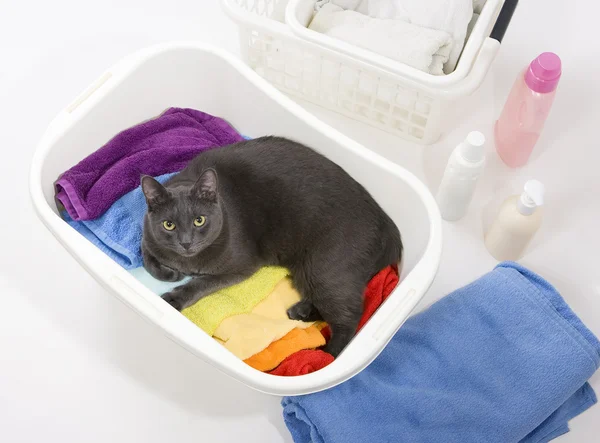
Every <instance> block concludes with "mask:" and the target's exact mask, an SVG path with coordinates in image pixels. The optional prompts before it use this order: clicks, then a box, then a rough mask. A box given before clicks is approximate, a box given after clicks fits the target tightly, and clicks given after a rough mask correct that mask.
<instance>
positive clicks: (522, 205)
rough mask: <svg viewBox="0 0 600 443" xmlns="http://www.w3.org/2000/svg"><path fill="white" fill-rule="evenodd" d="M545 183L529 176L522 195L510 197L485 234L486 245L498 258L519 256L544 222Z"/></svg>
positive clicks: (511, 258)
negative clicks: (529, 178) (530, 178)
mask: <svg viewBox="0 0 600 443" xmlns="http://www.w3.org/2000/svg"><path fill="white" fill-rule="evenodd" d="M543 204H544V185H543V184H542V183H540V182H539V181H537V180H529V181H528V182H527V183H525V188H524V189H523V193H522V194H521V195H513V196H512V197H509V198H507V199H506V200H505V201H504V203H502V206H501V207H500V211H499V212H498V216H497V217H496V220H495V221H494V223H493V224H492V226H491V228H490V230H489V231H488V233H487V234H486V236H485V246H486V248H487V249H488V251H489V252H490V254H492V256H493V257H494V258H495V259H496V260H499V261H504V260H512V261H515V260H518V259H519V258H521V257H522V256H523V254H524V253H525V250H526V249H527V246H528V245H529V243H530V241H531V239H532V238H533V236H534V235H535V233H536V232H537V231H538V229H539V228H540V226H541V225H542V209H541V208H540V207H539V206H542V205H543Z"/></svg>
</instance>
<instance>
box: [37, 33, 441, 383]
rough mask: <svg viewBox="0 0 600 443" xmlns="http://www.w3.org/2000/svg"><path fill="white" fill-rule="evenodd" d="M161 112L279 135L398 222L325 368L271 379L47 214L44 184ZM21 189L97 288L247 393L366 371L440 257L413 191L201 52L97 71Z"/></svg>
mask: <svg viewBox="0 0 600 443" xmlns="http://www.w3.org/2000/svg"><path fill="white" fill-rule="evenodd" d="M170 106H180V107H191V108H196V109H200V110H202V111H205V112H208V113H211V114H214V115H217V116H221V117H224V118H225V119H227V120H228V121H229V122H230V123H231V124H232V125H233V126H234V127H235V128H236V129H238V130H239V131H240V132H241V133H242V134H245V135H248V136H251V137H257V136H261V135H266V134H274V135H281V136H286V137H289V138H292V139H294V140H297V141H299V142H303V143H305V144H307V145H309V146H311V147H312V148H314V149H315V150H316V151H318V152H321V153H322V154H324V155H325V156H327V157H328V158H330V159H331V160H332V161H334V162H336V163H338V164H339V165H340V166H342V167H343V168H344V169H345V170H346V171H347V172H348V173H350V174H351V175H352V176H353V177H354V178H355V179H356V180H358V181H359V182H361V183H362V184H363V185H364V186H365V187H366V188H367V189H368V190H369V191H370V192H371V193H372V194H373V196H374V197H375V198H376V199H377V201H378V202H379V203H380V204H381V205H382V207H383V208H384V209H385V210H386V211H387V212H388V214H389V215H390V216H391V217H392V218H393V219H394V221H395V222H396V223H397V225H398V227H399V228H400V231H401V233H402V235H403V239H404V242H405V247H406V257H405V261H404V269H403V278H402V282H401V283H400V284H399V285H398V287H397V288H396V290H395V291H394V292H393V294H392V295H391V296H390V297H389V299H388V300H387V301H386V302H385V303H384V304H383V305H382V306H381V308H380V309H379V310H378V312H377V313H376V314H375V315H374V316H373V317H372V319H371V320H370V321H369V322H368V323H367V325H366V326H365V327H364V328H363V329H362V330H361V332H360V333H359V334H358V335H357V336H356V337H355V338H354V340H353V341H352V342H351V343H350V345H349V346H348V347H347V348H346V350H345V351H344V352H343V353H342V354H341V355H340V357H339V358H338V359H336V360H335V361H334V362H333V363H332V364H331V365H330V366H328V367H326V368H325V369H323V370H321V371H318V372H315V373H312V374H308V375H304V376H299V377H278V376H273V375H269V374H265V373H262V372H259V371H257V370H255V369H253V368H251V367H250V366H248V365H246V364H245V363H244V362H242V361H241V360H239V359H238V358H237V357H235V356H234V355H233V354H231V353H230V352H229V351H227V350H226V349H225V348H224V347H223V346H221V345H220V344H218V343H217V342H216V341H215V340H213V339H212V338H211V337H209V336H208V335H207V334H205V333H204V332H203V331H202V330H201V329H199V328H198V327H197V326H196V325H194V324H193V323H191V322H190V321H189V320H188V319H187V318H185V317H184V316H183V315H181V314H180V313H179V312H177V311H176V310H174V309H173V308H172V307H171V306H170V305H168V304H167V303H166V302H164V301H163V300H162V299H161V298H160V297H158V296H157V295H155V294H154V293H152V292H151V291H150V290H149V289H147V288H146V287H145V286H143V285H142V284H141V283H140V282H138V281H137V280H136V279H135V278H133V277H132V276H131V275H130V274H129V273H128V272H126V271H125V270H124V269H122V268H121V267H120V266H119V265H117V264H116V263H115V262H113V261H112V260H111V259H110V258H108V256H106V255H104V254H103V253H102V252H101V251H100V250H99V249H97V248H96V247H95V246H94V245H92V244H91V243H90V242H88V241H87V240H86V239H84V238H83V237H82V236H81V235H80V234H79V233H77V232H76V231H75V230H73V229H72V228H71V227H70V226H68V225H67V224H66V223H65V222H63V221H62V219H61V218H60V217H59V215H58V214H57V210H56V207H55V202H54V187H53V183H54V181H55V180H56V178H57V177H58V175H59V174H60V173H61V172H63V171H65V170H66V169H68V168H69V167H71V166H73V165H74V164H76V163H77V162H78V161H79V160H81V159H83V158H84V157H85V156H87V155H89V154H90V153H92V152H93V151H94V150H95V149H97V148H98V147H100V146H102V145H103V144H104V143H105V142H107V141H108V140H109V139H110V138H112V137H113V136H114V135H115V134H116V133H117V132H119V131H121V130H123V129H126V128H128V127H130V126H132V125H135V124H136V123H139V122H141V121H143V120H146V119H149V118H151V117H154V116H156V115H158V114H159V113H161V112H162V111H164V110H165V109H166V108H168V107H170ZM30 188H31V196H32V200H33V204H34V206H35V209H36V211H37V213H38V215H39V217H40V219H41V220H42V222H43V223H44V224H45V225H46V226H47V227H48V229H49V230H50V231H51V232H52V233H53V234H54V236H55V237H56V238H57V239H58V240H59V242H60V243H62V245H63V246H64V247H65V248H66V249H67V250H68V251H69V252H70V253H71V254H72V255H73V256H74V257H75V258H76V259H77V260H78V261H79V262H80V263H81V265H82V266H83V267H84V268H85V269H86V270H87V271H88V272H89V273H90V274H91V275H93V276H94V277H95V278H96V280H98V282H99V283H101V284H102V285H103V286H104V287H106V288H107V289H108V290H109V291H111V292H113V293H114V294H116V295H117V297H118V298H120V299H121V300H123V301H124V302H125V303H126V304H127V305H128V306H129V307H130V308H132V309H133V310H135V311H136V312H138V313H139V314H140V315H141V316H143V317H145V318H146V319H147V320H148V321H150V322H152V323H154V324H156V325H157V326H158V327H160V328H162V329H163V330H164V332H165V333H166V334H167V335H168V336H169V337H170V338H172V339H173V341H175V342H176V343H179V344H180V345H181V346H183V347H185V348H186V349H188V350H189V351H190V352H192V353H193V354H194V355H196V356H198V357H199V358H201V359H203V360H205V361H206V362H208V363H210V364H211V365H213V366H214V367H216V368H218V369H220V370H221V371H223V372H225V373H227V374H228V375H230V376H231V377H233V378H235V379H237V380H239V381H241V382H243V383H245V384H247V385H248V386H250V387H252V388H255V389H258V390H260V391H263V392H267V393H271V394H276V395H288V394H305V393H309V392H315V391H318V390H322V389H326V388H328V387H331V386H334V385H336V384H338V383H341V382H343V381H344V380H346V379H348V378H350V377H352V376H353V375H355V374H357V373H358V372H359V371H361V370H362V369H364V368H365V367H366V366H367V365H368V364H369V363H370V362H371V361H372V360H373V359H374V358H375V357H376V356H377V354H378V353H379V352H380V351H381V350H382V349H383V347H384V346H385V345H386V343H387V342H388V341H389V340H390V339H391V337H392V336H393V335H394V333H395V332H396V331H397V330H398V328H399V327H400V326H401V325H402V323H403V322H404V320H405V319H406V318H407V316H408V315H409V313H410V312H411V311H412V309H413V308H414V307H415V305H416V304H417V302H418V301H419V300H420V299H421V297H422V296H423V294H424V293H425V291H426V290H427V288H428V287H429V285H430V283H431V281H432V280H433V278H434V276H435V273H436V271H437V267H438V262H439V259H440V253H441V245H442V240H441V222H440V215H439V213H438V210H437V206H436V204H435V201H434V199H433V198H432V196H431V194H430V193H429V191H428V190H427V188H426V187H425V186H424V185H423V183H421V182H420V181H419V180H418V179H417V178H415V177H414V176H413V175H412V174H411V173H409V172H407V171H406V170H404V169H403V168H402V167H400V166H398V165H395V164H393V163H391V162H389V161H387V160H385V159H383V158H382V157H380V156H378V155H376V154H374V153H372V152H371V151H369V150H368V149H367V148H365V147H364V146H361V145H359V144H357V143H355V142H353V141H352V140H350V139H348V138H347V137H345V136H343V135H342V134H340V133H339V132H336V131H335V130H333V129H332V128H330V127H329V126H327V125H325V124H323V123H321V122H320V121H319V120H318V119H316V118H315V117H314V116H312V115H311V114H309V113H308V112H306V111H304V110H303V109H302V108H301V107H300V106H298V105H296V104H295V103H293V102H292V101H291V100H290V99H288V98H286V97H285V96H284V95H282V94H281V93H280V92H278V91H277V90H276V89H274V88H273V87H272V86H271V85H269V84H268V83H267V82H266V81H264V80H263V79H261V78H260V77H259V76H258V75H257V74H256V73H254V72H253V71H252V70H251V69H250V68H248V67H247V66H246V65H244V64H243V63H242V62H241V61H238V60H237V59H235V58H234V57H232V56H230V55H227V54H225V53H223V52H222V51H220V50H216V49H213V48H210V47H206V46H203V45H200V44H191V43H190V44H187V43H183V44H169V45H162V46H158V47H153V48H150V49H147V50H144V51H142V52H140V53H137V54H134V55H132V56H130V57H128V58H126V59H124V60H123V61H122V62H120V63H118V64H117V65H116V66H114V67H113V68H111V69H109V70H108V71H107V72H106V73H104V75H102V76H101V77H100V79H99V80H98V81H97V82H96V83H94V84H93V85H91V86H90V87H89V88H88V89H87V90H86V91H85V92H83V93H82V94H81V96H80V97H79V98H77V99H76V100H75V101H74V102H73V103H72V104H71V105H69V106H68V107H67V108H66V109H65V110H64V111H62V112H61V113H60V114H59V115H58V116H57V117H56V118H55V119H54V120H53V121H52V123H51V124H50V126H49V127H48V130H47V131H46V133H45V135H44V136H43V138H42V140H41V141H40V143H39V146H38V147H37V150H36V153H35V156H34V159H33V163H32V167H31V177H30ZM107 321H109V320H108V319H107Z"/></svg>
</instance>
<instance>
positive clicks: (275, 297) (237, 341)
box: [213, 278, 313, 360]
mask: <svg viewBox="0 0 600 443" xmlns="http://www.w3.org/2000/svg"><path fill="white" fill-rule="evenodd" d="M299 301H300V294H299V293H298V291H296V290H295V289H294V288H293V287H292V282H291V280H290V279H289V278H284V279H282V280H281V281H280V282H279V283H277V286H275V288H274V289H273V291H272V292H271V293H270V294H269V296H268V297H267V298H266V299H264V300H263V301H261V302H260V303H259V304H258V305H256V307H255V308H254V309H253V310H252V312H251V313H249V314H240V315H235V316H233V317H229V318H226V319H225V320H223V322H222V323H221V324H220V325H219V327H218V328H217V329H216V330H215V332H214V334H213V337H214V338H215V339H216V340H217V341H219V343H221V344H223V345H224V346H225V347H226V348H227V349H229V350H230V351H231V352H232V353H233V354H235V355H236V356H238V357H239V358H240V359H242V360H245V359H247V358H249V357H252V356H253V355H254V354H257V353H259V352H260V351H262V350H263V349H265V348H266V347H267V346H269V345H270V344H271V343H273V342H274V341H276V340H279V339H280V338H281V337H283V336H284V335H286V334H287V333H288V332H290V331H291V330H292V329H294V328H299V329H305V328H308V327H309V326H311V325H312V324H313V322H310V323H307V322H302V321H298V320H290V319H289V318H288V316H287V310H288V309H289V308H290V307H291V306H292V305H294V304H295V303H297V302H299Z"/></svg>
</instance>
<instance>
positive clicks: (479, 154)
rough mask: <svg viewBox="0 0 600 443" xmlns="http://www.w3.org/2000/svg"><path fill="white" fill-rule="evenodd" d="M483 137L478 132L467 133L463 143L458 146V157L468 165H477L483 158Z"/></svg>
mask: <svg viewBox="0 0 600 443" xmlns="http://www.w3.org/2000/svg"><path fill="white" fill-rule="evenodd" d="M484 144H485V136H484V135H483V134H482V133H481V132H479V131H473V132H469V135H467V138H466V139H465V141H464V142H462V143H461V144H460V149H459V151H458V152H459V153H460V156H461V157H462V158H463V159H465V161H468V162H469V163H479V162H480V161H482V160H483V158H484V157H485V151H484V148H483V145H484Z"/></svg>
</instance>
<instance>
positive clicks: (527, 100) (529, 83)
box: [494, 52, 561, 168]
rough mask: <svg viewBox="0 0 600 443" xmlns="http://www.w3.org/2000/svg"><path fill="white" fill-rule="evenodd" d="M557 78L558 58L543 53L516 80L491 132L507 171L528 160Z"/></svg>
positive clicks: (549, 106) (548, 108) (550, 53)
mask: <svg viewBox="0 0 600 443" xmlns="http://www.w3.org/2000/svg"><path fill="white" fill-rule="evenodd" d="M560 75H561V62H560V58H559V57H558V55H556V54H554V53H552V52H544V53H543V54H541V55H540V56H539V57H538V58H536V59H535V60H534V61H532V62H531V64H530V65H529V67H528V68H527V69H526V70H525V72H523V74H522V75H519V77H517V81H516V82H515V84H514V85H513V88H512V90H511V91H510V94H509V96H508V99H507V100H506V104H505V105H504V109H503V110H502V114H501V115H500V118H499V119H498V121H497V122H496V127H495V130H494V135H495V138H496V151H498V155H499V156H500V158H501V159H502V160H503V161H504V163H506V164H507V165H508V166H510V167H511V168H518V167H520V166H523V165H524V164H525V163H527V160H529V156H530V155H531V152H532V151H533V147H534V146H535V143H536V142H537V140H538V138H539V136H540V133H541V132H542V128H543V127H544V122H545V121H546V118H547V117H548V114H549V113H550V108H551V107H552V102H553V101H554V96H555V95H556V87H557V86H558V81H559V80H560Z"/></svg>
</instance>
